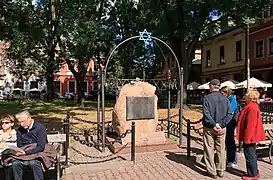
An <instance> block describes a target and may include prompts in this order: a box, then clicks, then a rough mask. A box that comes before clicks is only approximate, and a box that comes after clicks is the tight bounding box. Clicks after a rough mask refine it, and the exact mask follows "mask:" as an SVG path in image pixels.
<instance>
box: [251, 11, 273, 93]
mask: <svg viewBox="0 0 273 180" xmlns="http://www.w3.org/2000/svg"><path fill="white" fill-rule="evenodd" d="M268 15H269V14H268ZM272 15H273V13H271V17H272ZM249 44H250V59H251V61H250V62H251V63H250V64H251V66H250V67H251V68H250V69H251V73H250V76H251V77H255V78H257V79H260V80H264V81H266V82H270V83H273V78H272V74H273V20H272V19H271V20H269V21H266V22H265V23H263V24H261V25H259V26H256V27H253V28H251V29H250V35H249ZM268 93H269V94H271V95H273V90H272V88H269V89H268Z"/></svg>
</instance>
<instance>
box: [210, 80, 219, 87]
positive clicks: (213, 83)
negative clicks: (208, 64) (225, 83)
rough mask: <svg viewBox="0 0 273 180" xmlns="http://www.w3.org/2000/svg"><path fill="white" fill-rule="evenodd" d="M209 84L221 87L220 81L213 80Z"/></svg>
mask: <svg viewBox="0 0 273 180" xmlns="http://www.w3.org/2000/svg"><path fill="white" fill-rule="evenodd" d="M209 84H211V85H215V86H220V84H221V83H220V81H219V80H218V79H212V80H211V81H210V82H209Z"/></svg>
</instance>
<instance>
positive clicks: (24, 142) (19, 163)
mask: <svg viewBox="0 0 273 180" xmlns="http://www.w3.org/2000/svg"><path fill="white" fill-rule="evenodd" d="M15 117H16V118H17V120H18V122H19V124H20V125H21V126H20V127H19V128H18V130H17V133H16V135H17V146H18V147H20V148H22V149H23V150H25V151H24V153H22V152H13V155H14V157H15V158H13V160H12V161H11V166H12V167H11V169H12V174H13V178H14V179H15V180H22V179H23V167H24V166H29V167H30V168H31V170H32V172H33V176H34V179H35V180H43V179H44V177H43V169H42V164H41V162H40V161H39V160H37V159H35V158H30V160H25V159H24V158H20V157H28V155H32V154H37V153H39V152H43V151H44V149H45V145H46V143H47V134H46V128H45V126H44V125H43V124H41V123H39V122H36V121H34V120H33V119H32V118H31V116H30V113H29V112H28V111H23V112H20V113H18V114H16V116H15ZM32 144H35V146H34V147H32V148H24V147H27V146H31V145H32ZM6 176H7V177H6V178H7V179H12V178H11V177H10V174H9V173H8V174H6Z"/></svg>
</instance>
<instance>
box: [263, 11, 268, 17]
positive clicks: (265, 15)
mask: <svg viewBox="0 0 273 180" xmlns="http://www.w3.org/2000/svg"><path fill="white" fill-rule="evenodd" d="M264 18H268V11H267V10H266V11H264Z"/></svg>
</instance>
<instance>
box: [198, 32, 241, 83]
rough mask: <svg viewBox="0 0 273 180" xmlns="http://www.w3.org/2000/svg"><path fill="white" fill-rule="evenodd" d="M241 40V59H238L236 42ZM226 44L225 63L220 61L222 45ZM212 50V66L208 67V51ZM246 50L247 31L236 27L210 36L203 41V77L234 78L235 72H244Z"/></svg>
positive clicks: (204, 78) (204, 80)
mask: <svg viewBox="0 0 273 180" xmlns="http://www.w3.org/2000/svg"><path fill="white" fill-rule="evenodd" d="M240 40H241V59H240V60H236V42H237V41H240ZM221 46H224V60H225V63H223V64H221V63H220V47H221ZM208 50H210V59H211V66H210V67H207V51H208ZM245 52H246V31H245V29H243V28H234V29H231V30H229V31H226V32H223V33H221V34H218V35H216V36H213V37H211V38H209V39H208V40H206V41H204V42H203V43H202V77H203V82H206V81H207V78H219V77H220V76H223V78H224V79H234V78H235V74H241V75H243V74H244V71H245Z"/></svg>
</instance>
